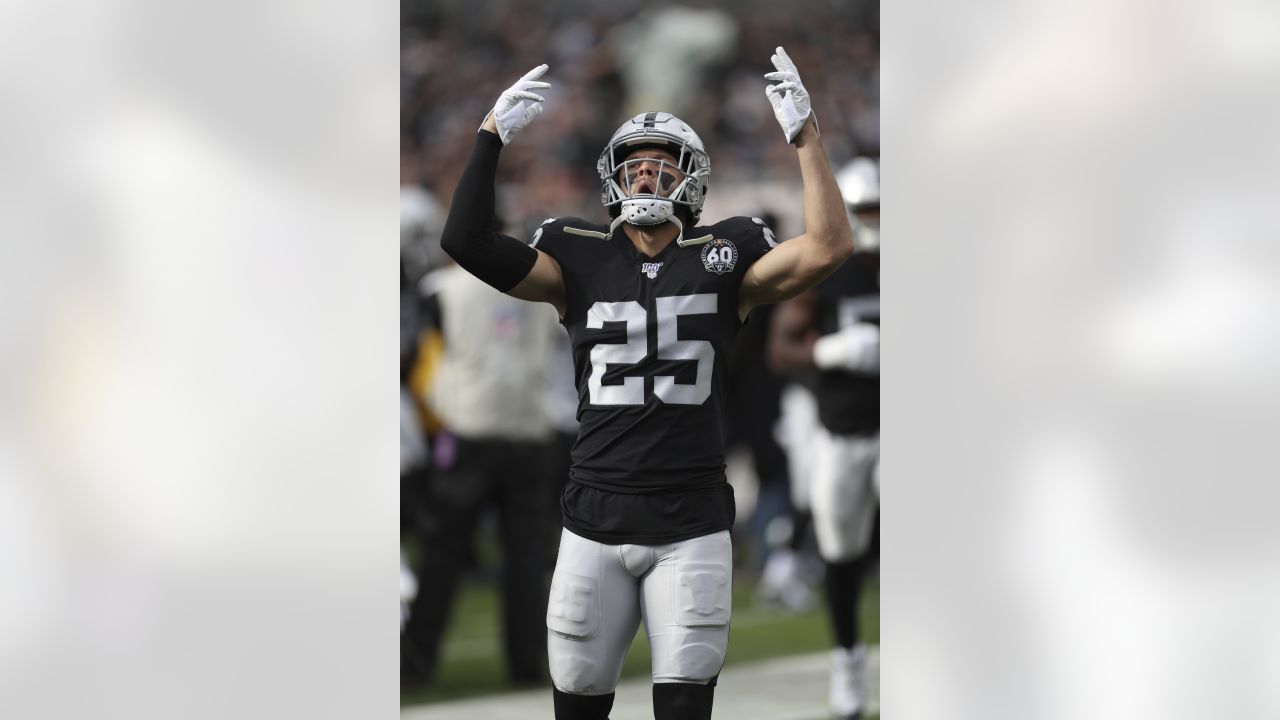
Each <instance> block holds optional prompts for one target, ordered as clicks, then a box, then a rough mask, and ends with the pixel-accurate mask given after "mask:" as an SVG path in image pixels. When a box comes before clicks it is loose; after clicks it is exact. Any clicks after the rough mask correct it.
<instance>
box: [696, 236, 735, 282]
mask: <svg viewBox="0 0 1280 720" xmlns="http://www.w3.org/2000/svg"><path fill="white" fill-rule="evenodd" d="M737 262H738V248H736V247H734V246H733V243H731V242H729V241H728V240H724V239H721V238H715V239H714V240H712V241H711V242H709V243H707V244H706V245H703V246H702V266H703V267H705V268H706V269H707V272H713V273H715V274H717V275H723V274H725V273H727V272H729V271H730V270H733V266H734V265H735V264H737Z"/></svg>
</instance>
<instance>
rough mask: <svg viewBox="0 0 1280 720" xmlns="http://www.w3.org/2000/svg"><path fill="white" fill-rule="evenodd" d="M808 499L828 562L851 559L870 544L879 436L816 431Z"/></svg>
mask: <svg viewBox="0 0 1280 720" xmlns="http://www.w3.org/2000/svg"><path fill="white" fill-rule="evenodd" d="M814 441H815V442H814V445H815V446H814V457H813V487H812V488H811V489H810V492H811V496H810V501H811V505H812V508H811V510H812V512H813V531H814V534H815V535H816V536H817V538H818V552H819V553H820V554H821V555H822V559H823V560H826V561H827V562H843V561H845V560H852V559H853V558H855V557H857V556H858V555H861V554H862V553H863V552H864V551H866V549H867V547H868V545H869V544H870V543H871V530H872V528H873V527H874V525H875V517H876V506H877V505H879V503H880V499H879V492H880V488H879V474H880V438H879V437H878V436H876V437H848V436H843V435H832V434H831V433H829V432H827V430H826V428H823V427H819V428H818V430H817V432H816V433H815V435H814Z"/></svg>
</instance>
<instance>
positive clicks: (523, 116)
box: [492, 64, 551, 145]
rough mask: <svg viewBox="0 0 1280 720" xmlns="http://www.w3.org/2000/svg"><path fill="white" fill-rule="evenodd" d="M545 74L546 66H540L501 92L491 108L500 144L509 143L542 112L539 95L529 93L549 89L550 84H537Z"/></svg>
mask: <svg viewBox="0 0 1280 720" xmlns="http://www.w3.org/2000/svg"><path fill="white" fill-rule="evenodd" d="M546 72H547V65H546V64H542V65H539V66H538V67H536V68H534V69H532V70H530V71H529V72H527V73H525V74H524V77H522V78H520V79H519V80H517V81H516V84H515V85H512V86H511V87H509V88H507V89H506V90H503V91H502V94H501V95H499V96H498V102H497V103H495V104H494V106H493V113H492V114H493V121H494V123H496V124H497V126H498V137H500V138H502V144H503V145H508V144H510V143H511V138H513V137H515V136H516V133H518V132H520V131H521V130H523V129H524V126H525V125H528V124H529V121H530V120H532V119H533V118H534V116H535V115H537V114H538V113H540V112H542V103H543V102H544V101H545V98H543V97H542V96H541V95H538V94H537V93H532V92H529V91H530V90H541V89H544V88H549V87H551V84H550V83H544V82H538V78H540V77H542V75H543V74H544V73H546Z"/></svg>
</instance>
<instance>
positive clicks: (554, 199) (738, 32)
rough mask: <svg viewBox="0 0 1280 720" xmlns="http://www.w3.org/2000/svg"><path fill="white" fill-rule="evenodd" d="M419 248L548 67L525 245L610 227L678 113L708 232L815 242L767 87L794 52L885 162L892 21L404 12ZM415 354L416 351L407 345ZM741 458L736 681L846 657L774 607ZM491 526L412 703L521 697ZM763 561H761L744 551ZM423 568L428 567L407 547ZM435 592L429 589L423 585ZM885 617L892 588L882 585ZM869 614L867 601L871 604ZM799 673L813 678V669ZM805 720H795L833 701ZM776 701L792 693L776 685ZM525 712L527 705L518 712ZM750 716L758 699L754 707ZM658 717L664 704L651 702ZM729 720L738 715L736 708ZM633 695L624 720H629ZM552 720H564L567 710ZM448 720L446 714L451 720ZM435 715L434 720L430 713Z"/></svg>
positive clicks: (409, 154) (407, 149)
mask: <svg viewBox="0 0 1280 720" xmlns="http://www.w3.org/2000/svg"><path fill="white" fill-rule="evenodd" d="M401 22H402V29H401V82H400V91H401V236H402V237H401V250H402V262H403V263H406V264H407V265H408V266H409V268H410V269H409V272H410V274H411V275H413V276H415V277H416V276H417V275H419V274H420V273H422V272H425V271H428V270H430V269H434V268H435V267H436V266H438V265H439V264H440V263H441V262H442V261H443V258H442V256H441V255H440V254H439V251H438V241H439V238H438V235H439V231H440V228H441V227H442V226H443V222H444V218H445V216H446V214H447V208H448V205H449V202H450V199H451V194H452V191H453V186H454V184H455V183H456V182H457V178H458V177H459V176H460V174H461V172H462V168H463V166H464V165H465V163H466V159H467V157H468V155H469V153H470V148H471V145H472V137H473V136H474V133H475V132H476V128H477V127H478V126H479V124H480V121H481V119H483V117H484V116H485V114H486V113H487V112H488V111H489V109H490V108H491V107H492V104H493V102H494V100H495V99H496V98H497V96H498V94H499V93H500V92H501V91H502V90H503V89H504V88H506V87H507V86H508V85H510V84H511V82H513V81H514V80H515V79H516V78H518V77H519V76H520V75H522V74H523V73H525V72H526V71H527V70H529V69H530V68H532V67H534V66H536V65H538V64H540V63H544V62H545V63H548V64H549V65H550V71H549V73H548V75H547V77H546V78H544V79H545V80H549V81H550V82H551V83H552V86H553V87H552V88H551V89H550V90H548V91H546V93H545V96H546V98H547V103H546V109H545V111H544V112H543V113H542V115H540V116H539V117H538V118H537V119H536V121H535V122H533V123H532V124H531V125H530V126H529V128H528V129H527V130H526V131H525V132H524V133H522V134H521V136H520V138H519V139H518V141H517V142H515V143H513V144H512V145H511V146H509V147H508V148H506V149H505V150H504V152H503V159H502V165H501V167H500V170H499V181H498V182H499V186H498V202H499V214H500V216H501V217H502V218H503V220H504V221H505V223H506V229H507V232H508V234H511V235H514V236H517V237H521V238H524V239H527V238H528V237H529V236H530V235H531V234H532V231H533V229H534V228H535V227H536V226H537V224H538V223H539V222H540V221H541V220H542V219H544V218H546V217H551V216H568V215H578V216H582V217H586V218H596V219H600V218H603V217H604V211H603V209H602V208H601V207H600V203H599V184H598V179H597V176H596V174H595V163H596V159H597V157H598V154H599V152H600V149H601V148H602V147H603V146H604V144H605V142H606V141H607V140H608V138H609V136H610V135H611V134H612V132H613V131H614V129H616V127H617V126H618V125H619V124H620V123H621V122H622V121H623V120H624V119H625V118H627V117H629V116H631V115H633V114H635V113H637V112H642V111H647V110H652V109H663V110H670V111H672V112H674V113H675V114H677V115H678V116H680V117H681V118H683V119H685V120H686V121H688V122H689V123H690V124H691V125H692V126H693V127H694V128H695V129H696V130H697V131H698V133H699V134H700V135H701V137H702V139H703V141H704V143H705V144H706V146H707V149H708V152H709V153H710V156H711V163H712V175H711V183H710V188H711V189H710V192H709V194H708V199H707V203H706V209H705V213H704V216H705V217H709V218H721V217H727V216H732V215H760V214H772V215H774V216H776V218H777V223H776V225H777V227H776V228H775V229H776V230H777V232H778V235H779V237H783V238H785V237H790V236H793V235H795V234H798V233H799V232H801V231H802V229H803V228H802V220H801V208H800V197H801V185H800V178H799V169H798V165H797V163H796V160H795V155H794V151H793V150H792V149H791V148H790V147H789V146H788V145H787V144H786V143H785V141H784V140H783V138H782V136H781V131H780V129H779V128H778V127H777V123H776V121H775V120H774V118H773V114H772V111H771V108H770V107H769V104H768V101H767V100H766V98H765V95H764V86H765V81H764V80H763V79H762V77H761V76H762V75H763V74H764V73H765V72H769V71H770V70H772V67H771V66H770V64H769V56H770V54H771V53H772V51H773V48H774V47H776V46H778V45H782V46H784V47H786V48H787V51H788V53H789V54H790V55H791V56H792V58H793V59H794V60H795V62H796V64H797V65H798V67H799V69H800V73H801V76H802V78H803V79H804V82H805V85H806V87H807V88H808V89H809V91H810V93H811V95H812V97H813V100H814V109H815V112H816V114H817V117H818V119H819V122H820V127H821V131H822V135H823V142H824V145H825V147H826V150H827V154H828V157H829V158H830V160H831V163H832V166H833V167H835V168H839V167H840V166H841V165H843V164H844V163H845V162H847V161H848V160H850V159H852V158H853V157H854V156H856V155H875V156H878V154H879V5H878V2H876V1H875V0H872V1H870V2H867V1H857V2H841V1H839V0H826V1H823V0H800V1H799V2H793V3H788V4H786V5H785V6H784V5H783V4H781V3H774V2H756V1H754V0H753V1H749V2H735V3H725V2H720V3H714V2H690V3H682V4H675V3H638V2H630V1H623V2H595V1H590V0H571V1H570V2H557V3H536V2H530V1H528V0H491V1H487V2H474V1H465V2H464V1H459V0H446V1H444V2H440V1H431V2H425V1H421V0H402V3H401ZM402 340H403V338H402ZM742 460H743V458H742V456H741V454H740V453H735V454H734V455H733V456H732V457H731V463H730V464H731V468H730V471H731V476H732V479H733V481H734V483H735V489H736V491H737V494H738V498H739V523H738V527H737V528H736V529H735V534H736V535H737V537H736V539H735V542H736V544H737V545H738V546H739V552H738V563H739V565H740V575H739V576H738V577H737V578H736V579H735V598H734V603H735V607H734V626H733V634H732V635H731V639H730V646H729V647H730V649H729V659H728V667H727V669H726V672H728V671H729V670H732V669H733V668H734V667H735V666H745V665H746V664H748V663H750V662H751V661H760V660H762V659H765V658H770V657H774V656H802V655H803V654H806V653H808V654H809V655H808V656H807V657H808V658H809V660H810V662H811V661H812V657H813V655H812V654H813V653H819V652H822V651H824V650H825V649H827V648H828V647H829V640H828V631H827V628H826V625H825V621H824V619H823V617H822V615H821V612H820V611H819V610H818V609H817V608H816V607H814V606H813V605H812V604H811V605H809V606H808V607H807V609H800V610H797V609H794V608H793V609H790V610H784V609H781V608H779V607H776V606H775V605H771V604H765V603H762V602H760V601H759V600H758V598H757V597H756V593H755V592H754V588H755V585H756V575H755V573H756V572H757V571H758V570H759V568H760V566H761V558H760V555H761V553H762V550H761V549H760V548H758V547H749V546H747V545H749V543H750V539H748V538H743V537H742V535H743V532H742V530H743V528H744V527H745V526H746V524H745V523H744V520H745V518H744V515H746V514H747V513H749V512H750V510H751V509H752V507H753V505H754V499H753V496H752V493H753V491H754V488H753V487H752V485H753V483H754V477H753V474H752V469H751V467H750V463H749V462H742ZM491 532H492V524H488V525H486V524H483V523H482V528H481V535H480V537H479V538H478V539H477V540H478V544H477V548H478V549H477V553H476V557H477V562H476V568H475V569H474V570H473V571H472V572H471V573H470V575H469V579H468V581H467V583H466V585H465V587H464V589H463V591H462V593H461V595H460V596H459V597H458V599H457V601H456V603H455V605H454V611H453V619H452V621H451V622H452V624H451V627H450V629H449V631H448V634H447V635H446V638H445V644H444V647H443V652H442V659H441V667H440V671H439V675H438V676H437V678H436V679H435V680H434V681H433V682H432V684H431V686H430V687H429V688H427V689H425V690H421V691H415V692H412V693H408V694H404V695H402V698H401V700H402V704H404V705H417V704H421V703H432V704H436V705H434V706H435V707H438V708H441V709H443V708H447V707H449V706H447V705H446V706H442V705H438V703H442V702H447V701H455V700H457V699H459V698H466V697H475V696H480V695H485V694H489V693H500V692H506V691H510V690H511V689H510V688H508V687H507V686H506V685H505V684H504V680H503V676H502V667H501V666H502V663H501V656H500V642H499V635H500V630H499V628H498V618H499V613H498V612H497V609H496V608H495V604H496V603H497V602H498V600H497V598H496V593H495V589H494V583H495V577H496V575H495V573H494V572H493V570H492V568H493V567H494V566H495V565H496V564H497V563H500V562H501V558H500V557H498V556H497V551H496V543H495V542H494V540H493V539H492V538H491V537H489V533H491ZM744 546H746V547H744ZM406 551H407V552H408V553H409V555H410V557H412V556H413V555H414V553H417V552H420V551H422V549H421V548H419V547H416V546H415V545H414V543H413V542H412V540H410V541H408V542H407V543H406ZM419 583H420V591H421V592H430V591H431V587H430V580H429V578H422V579H419ZM868 592H869V593H871V594H873V596H874V597H873V598H872V600H873V602H872V603H869V605H870V607H872V608H874V607H876V606H877V604H878V603H876V602H874V599H875V597H878V588H877V587H876V586H874V584H873V585H872V587H870V588H869V590H868ZM864 604H867V603H864ZM865 615H866V616H865V617H864V622H863V627H864V628H867V630H866V631H865V632H866V634H869V635H870V637H869V638H868V639H870V640H872V641H877V642H878V616H877V615H876V613H874V612H871V613H869V614H865ZM648 662H649V658H648V653H647V643H646V642H644V640H643V637H642V636H638V638H637V641H636V642H635V643H634V644H633V645H632V650H631V653H630V655H629V657H628V660H627V664H626V666H625V668H624V679H625V678H629V677H630V678H640V679H643V678H644V677H645V676H646V674H647V671H648ZM797 667H799V666H797ZM817 672H818V673H819V674H820V676H819V677H817V678H816V679H815V682H816V684H814V685H812V686H806V691H809V690H812V689H813V688H819V689H820V691H821V693H822V695H823V696H822V697H816V698H812V699H811V700H812V701H811V702H806V703H803V704H798V705H795V706H794V707H793V708H791V709H790V711H791V712H793V713H799V714H789V715H786V716H787V717H810V715H807V714H805V713H806V712H812V711H813V708H818V709H819V710H818V711H817V712H819V714H817V715H812V717H822V716H823V715H822V714H820V709H821V708H822V706H823V703H824V701H825V681H826V676H825V669H819V670H818V671H817ZM757 691H758V693H759V694H760V695H761V696H762V697H763V696H764V695H766V694H768V693H770V692H773V693H777V692H780V691H781V689H780V688H772V689H771V688H769V687H760V688H758V690H757ZM510 697H513V698H514V696H510ZM739 699H740V700H745V701H747V702H750V701H751V698H750V697H747V698H739ZM642 700H643V701H647V693H645V695H644V696H643V698H642ZM720 700H721V702H720V703H718V709H717V716H718V717H728V716H729V715H726V714H724V712H725V711H724V704H723V703H724V693H721V698H720ZM625 705H626V703H625V701H624V695H623V694H622V693H620V696H619V707H618V709H617V710H616V711H615V716H617V715H619V713H624V712H626V710H627V708H626V707H625ZM546 710H547V714H548V716H549V714H550V702H549V695H548V696H547V700H546ZM436 716H441V717H443V716H444V715H432V716H431V717H436ZM423 717H427V715H423Z"/></svg>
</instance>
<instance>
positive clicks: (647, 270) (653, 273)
mask: <svg viewBox="0 0 1280 720" xmlns="http://www.w3.org/2000/svg"><path fill="white" fill-rule="evenodd" d="M661 269H662V263H660V262H656V263H644V264H643V265H641V266H640V272H641V273H643V274H644V275H645V277H647V278H649V279H650V280H652V279H654V278H656V277H658V271H659V270H661Z"/></svg>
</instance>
